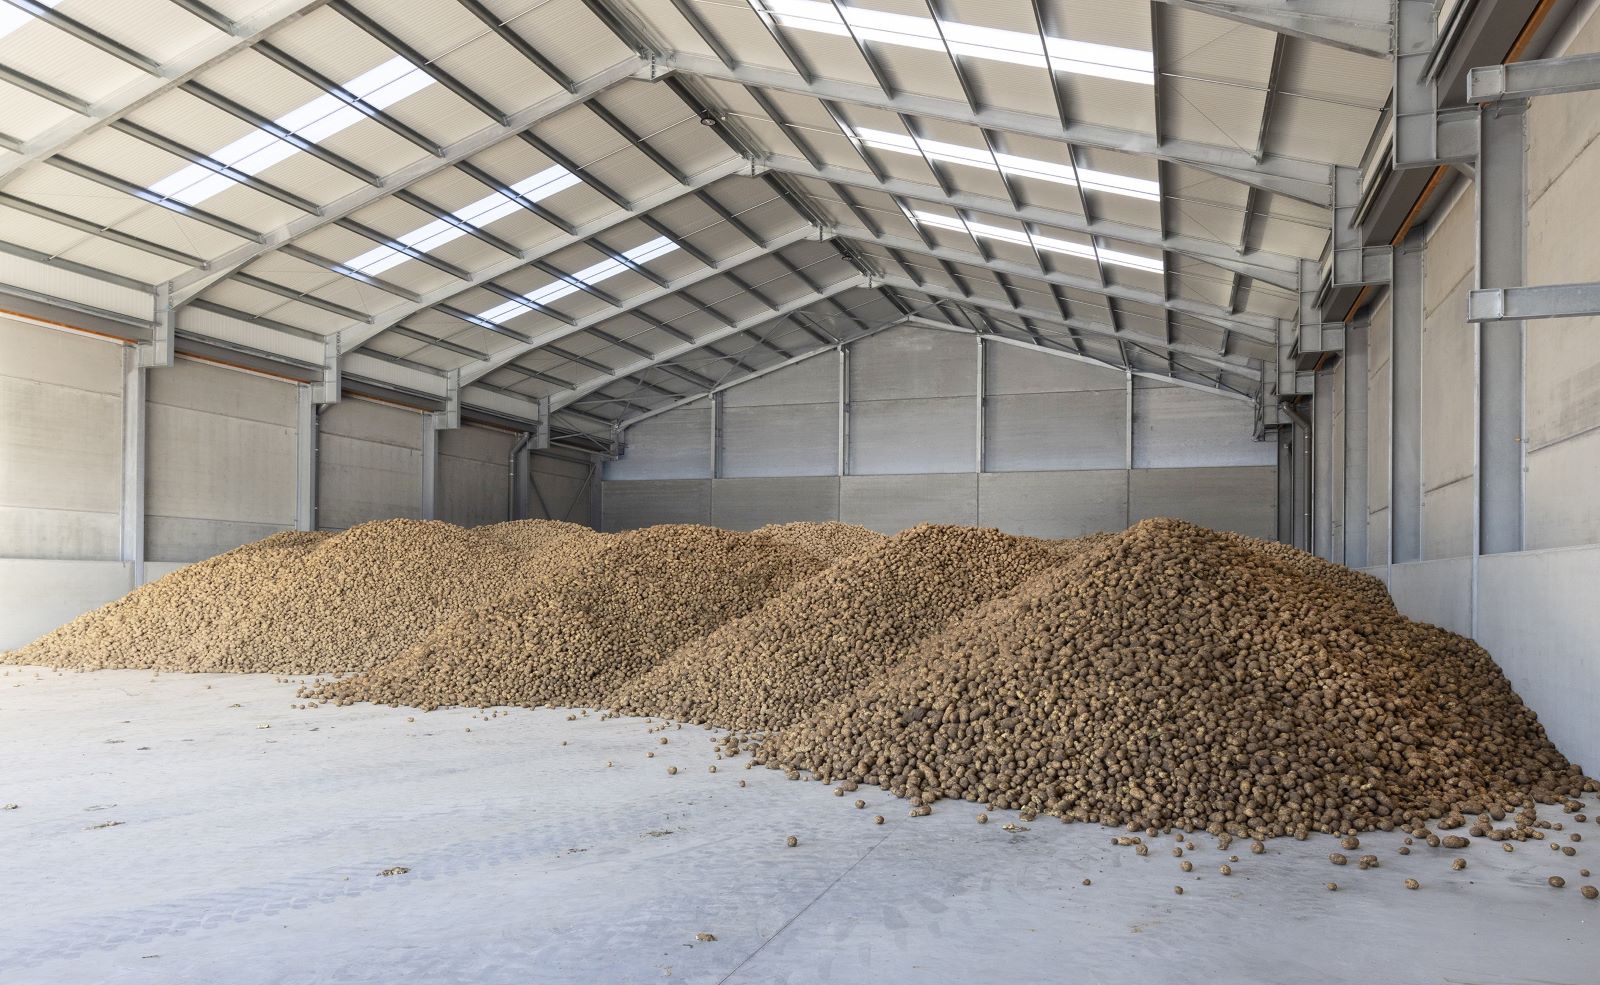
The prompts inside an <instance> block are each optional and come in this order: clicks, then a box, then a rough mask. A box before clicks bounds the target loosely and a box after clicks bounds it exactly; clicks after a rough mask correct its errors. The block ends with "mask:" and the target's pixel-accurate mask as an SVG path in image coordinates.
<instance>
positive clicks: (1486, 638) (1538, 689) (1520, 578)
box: [1477, 546, 1600, 775]
mask: <svg viewBox="0 0 1600 985" xmlns="http://www.w3.org/2000/svg"><path fill="white" fill-rule="evenodd" d="M1595 585H1600V547H1593V546H1590V547H1581V548H1573V549H1568V550H1556V551H1526V552H1523V553H1520V554H1500V555H1489V556H1487V557H1484V558H1483V559H1482V560H1481V561H1480V562H1479V566H1478V606H1479V611H1478V619H1477V624H1478V640H1479V642H1481V643H1482V644H1483V646H1484V648H1485V649H1486V650H1488V651H1489V652H1490V653H1491V654H1493V655H1494V658H1495V661H1496V662H1497V663H1498V664H1499V665H1500V668H1501V669H1502V670H1504V671H1505V674H1506V677H1507V678H1509V679H1510V681H1511V685H1512V686H1513V687H1515V688H1516V689H1517V693H1518V694H1520V695H1522V699H1523V700H1524V701H1526V702H1527V703H1528V706H1529V707H1531V708H1532V709H1533V710H1534V711H1535V712H1537V713H1538V715H1539V720H1540V721H1541V722H1543V723H1544V727H1545V730H1546V732H1548V733H1549V735H1550V738H1551V740H1552V741H1553V742H1555V744H1556V746H1557V748H1559V749H1560V750H1561V751H1562V752H1563V753H1565V754H1566V755H1567V757H1568V758H1569V759H1571V760H1572V761H1573V762H1575V763H1579V764H1581V765H1582V766H1583V767H1584V768H1585V770H1586V771H1587V772H1589V773H1590V774H1591V775H1593V773H1594V771H1595V769H1596V766H1597V764H1600V729H1597V728H1595V708H1597V707H1600V649H1597V648H1596V647H1595V645H1594V641H1595V640H1596V639H1600V607H1597V606H1596V605H1595V604H1594V586H1595Z"/></svg>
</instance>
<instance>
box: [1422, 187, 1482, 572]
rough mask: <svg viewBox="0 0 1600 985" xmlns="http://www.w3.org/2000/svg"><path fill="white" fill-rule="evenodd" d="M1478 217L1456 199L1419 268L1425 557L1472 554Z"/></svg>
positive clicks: (1466, 199) (1468, 203) (1464, 199)
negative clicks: (1470, 303) (1472, 311)
mask: <svg viewBox="0 0 1600 985" xmlns="http://www.w3.org/2000/svg"><path fill="white" fill-rule="evenodd" d="M1475 230H1476V210H1475V208H1474V205H1473V200H1472V196H1471V195H1464V196H1461V197H1460V198H1457V199H1456V200H1455V203H1454V205H1452V206H1451V208H1450V211H1449V214H1448V215H1447V216H1445V218H1444V219H1443V221H1442V222H1441V223H1440V224H1439V226H1438V228H1436V229H1435V230H1434V232H1433V235H1432V236H1430V237H1429V239H1428V243H1427V250H1426V252H1425V253H1424V255H1423V261H1422V310H1423V318H1422V448H1423V454H1422V556H1423V558H1424V559H1425V560H1426V559H1433V558H1446V557H1461V556H1463V555H1467V554H1471V553H1472V543H1473V538H1472V531H1473V525H1474V523H1475V522H1476V521H1475V520H1474V518H1473V517H1474V514H1473V509H1474V502H1475V498H1474V495H1473V492H1474V474H1475V473H1474V465H1473V456H1474V449H1475V447H1476V442H1475V439H1474V437H1473V434H1474V429H1475V427H1476V425H1475V423H1474V422H1475V420H1476V417H1475V414H1476V410H1475V408H1476V406H1477V403H1476V397H1475V393H1476V387H1477V384H1476V370H1475V356H1474V353H1475V351H1476V346H1475V342H1474V338H1475V332H1474V331H1473V330H1472V329H1471V328H1469V327H1468V326H1467V321H1466V317H1467V291H1468V289H1469V288H1470V287H1471V286H1472V281H1473V269H1474V267H1473V262H1474V246H1475Z"/></svg>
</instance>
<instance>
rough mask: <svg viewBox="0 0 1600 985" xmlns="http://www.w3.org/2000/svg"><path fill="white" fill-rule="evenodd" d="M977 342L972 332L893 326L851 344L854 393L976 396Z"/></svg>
mask: <svg viewBox="0 0 1600 985" xmlns="http://www.w3.org/2000/svg"><path fill="white" fill-rule="evenodd" d="M976 358H977V343H976V342H975V341H973V339H972V338H971V337H970V336H963V335H957V334H955V333H953V332H934V331H924V330H921V329H914V328H905V329H892V330H890V331H887V332H884V333H883V334H881V335H875V336H873V337H872V338H870V339H866V340H864V341H862V342H860V343H857V344H856V345H853V346H851V347H850V396H851V399H852V400H858V399H861V398H863V397H866V398H871V399H873V400H892V399H896V398H900V397H956V396H962V395H966V396H971V395H972V394H973V393H975V392H976V388H977V364H976V363H975V362H974V360H975V359H976Z"/></svg>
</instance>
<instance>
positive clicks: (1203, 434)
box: [1133, 380, 1278, 469]
mask: <svg viewBox="0 0 1600 985" xmlns="http://www.w3.org/2000/svg"><path fill="white" fill-rule="evenodd" d="M1254 419H1255V418H1254V412H1253V411H1252V410H1251V408H1250V405H1249V404H1246V403H1243V402H1241V401H1237V400H1228V399H1225V398H1222V397H1214V396H1212V395H1210V394H1208V393H1200V392H1199V391H1196V390H1191V389H1189V388H1187V387H1180V386H1166V385H1163V384H1159V383H1153V382H1151V381H1148V380H1138V381H1136V382H1135V386H1134V391H1133V466H1134V468H1136V469H1165V468H1211V467H1216V466H1227V465H1271V466H1274V467H1275V466H1276V464H1277V461H1278V449H1277V446H1276V445H1274V444H1273V443H1272V442H1270V441H1257V440H1255V437H1254V432H1253V428H1254Z"/></svg>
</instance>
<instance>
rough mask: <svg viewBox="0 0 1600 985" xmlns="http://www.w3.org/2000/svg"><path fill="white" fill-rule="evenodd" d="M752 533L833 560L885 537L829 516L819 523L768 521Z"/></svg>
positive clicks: (879, 541) (877, 542)
mask: <svg viewBox="0 0 1600 985" xmlns="http://www.w3.org/2000/svg"><path fill="white" fill-rule="evenodd" d="M756 533H758V534H765V535H766V536H768V537H771V538H772V539H773V540H781V541H784V542H786V543H790V544H796V545H799V546H800V547H803V548H805V549H806V550H808V551H810V552H811V553H813V554H817V555H819V556H821V557H823V558H827V559H829V560H833V561H837V560H839V559H840V558H846V557H849V556H850V555H852V554H860V553H861V552H862V551H865V550H868V549H870V548H873V547H877V546H878V545H879V544H882V543H883V542H884V541H886V540H888V539H889V538H887V537H885V536H884V535H883V534H880V533H878V532H877V531H875V530H868V529H867V528H866V527H861V526H857V525H856V524H854V523H839V522H837V521H833V520H829V521H827V522H822V523H818V522H808V521H805V520H797V521H795V522H793V523H769V524H767V525H766V526H765V527H761V528H759V529H757V530H756Z"/></svg>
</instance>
